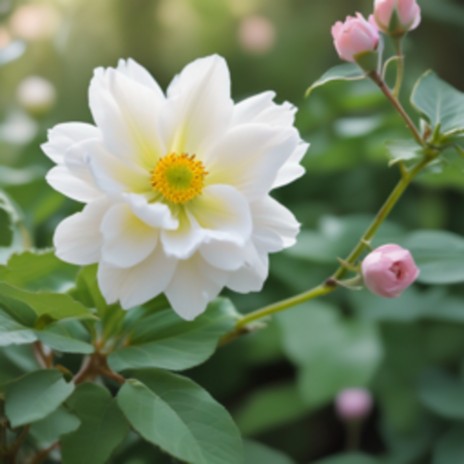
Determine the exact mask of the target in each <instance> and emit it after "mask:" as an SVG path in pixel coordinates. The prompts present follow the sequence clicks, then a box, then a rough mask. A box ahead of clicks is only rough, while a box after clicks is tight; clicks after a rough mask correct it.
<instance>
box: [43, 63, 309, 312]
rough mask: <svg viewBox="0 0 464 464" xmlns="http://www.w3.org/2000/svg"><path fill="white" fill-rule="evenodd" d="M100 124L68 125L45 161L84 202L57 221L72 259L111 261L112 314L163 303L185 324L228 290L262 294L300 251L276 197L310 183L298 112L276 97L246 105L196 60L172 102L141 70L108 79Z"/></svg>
mask: <svg viewBox="0 0 464 464" xmlns="http://www.w3.org/2000/svg"><path fill="white" fill-rule="evenodd" d="M89 96H90V109H91V111H92V115H93V118H94V120H95V124H96V126H93V125H90V124H83V123H66V124H60V125H58V126H56V127H55V128H53V129H52V130H51V131H50V133H49V140H48V142H47V143H46V144H44V145H43V150H44V151H45V153H46V154H47V155H48V156H49V157H50V158H51V159H52V160H53V161H54V162H55V163H56V164H57V166H56V167H54V168H52V169H51V170H50V172H49V173H48V175H47V180H48V182H49V183H50V185H52V186H53V187H54V188H55V189H56V190H58V191H60V192H61V193H63V194H65V195H67V196H69V197H71V198H73V199H75V200H77V201H81V202H83V203H86V206H85V207H84V209H83V210H82V212H80V213H77V214H74V215H73V216H70V217H69V218H67V219H65V220H64V221H63V222H61V224H59V226H58V228H57V230H56V233H55V237H54V243H55V246H56V253H57V255H58V256H59V257H60V258H61V259H63V260H64V261H68V262H71V263H75V264H80V265H86V264H91V263H96V262H98V263H99V266H98V283H99V286H100V288H101V291H102V293H103V295H104V297H105V299H106V301H107V302H108V303H113V302H116V301H117V300H119V301H120V302H121V305H122V306H123V307H124V308H130V307H133V306H136V305H139V304H143V303H144V302H146V301H148V300H150V299H151V298H153V297H155V296H156V295H158V294H160V293H162V292H164V293H165V294H166V296H167V298H168V300H169V301H170V303H171V305H172V307H173V309H174V310H175V311H176V312H177V313H178V314H179V315H180V316H181V317H183V318H185V319H193V318H194V317H196V316H197V315H198V314H200V313H201V312H203V311H204V310H205V308H206V305H207V304H208V302H209V301H211V300H212V299H213V298H215V297H216V296H217V295H218V293H219V292H220V291H221V289H222V288H223V287H225V286H227V287H229V288H231V289H233V290H235V291H238V292H249V291H257V290H259V289H260V288H261V287H262V284H263V282H264V280H265V279H266V277H267V273H268V254H269V253H272V252H276V251H280V250H282V249H283V248H286V247H289V246H291V245H292V244H293V243H294V242H295V237H296V235H297V233H298V230H299V224H298V223H297V221H296V220H295V218H294V216H293V215H292V214H291V213H290V211H288V210H287V209H286V208H285V207H283V206H282V205H281V204H280V203H278V202H277V201H276V200H274V199H273V198H271V197H270V196H269V193H270V191H271V190H272V189H273V188H275V187H278V186H281V185H285V184H287V183H289V182H291V181H293V180H294V179H296V178H297V177H299V176H301V175H302V174H303V168H302V167H301V166H300V164H299V162H300V160H301V158H302V157H303V155H304V153H305V152H306V149H307V144H305V143H303V142H302V141H301V139H300V136H299V134H298V131H297V130H296V129H295V128H294V127H293V120H294V112H295V110H294V108H293V107H292V106H291V105H290V104H288V103H283V104H281V105H277V104H275V103H274V102H273V98H274V94H273V93H272V92H265V93H262V94H259V95H256V96H254V97H251V98H248V99H246V100H244V101H242V102H240V103H238V104H234V102H233V101H232V99H231V97H230V80H229V71H228V68H227V65H226V63H225V61H224V59H222V58H221V57H219V56H210V57H207V58H202V59H198V60H196V61H194V62H192V63H190V64H189V65H187V66H186V67H185V68H184V70H183V71H182V72H181V73H180V74H179V75H178V76H176V77H175V78H174V80H173V81H172V83H171V84H170V85H169V87H168V90H167V94H166V95H164V94H163V92H162V91H161V89H160V88H159V86H158V84H157V83H156V81H155V80H154V79H153V78H152V77H151V76H150V75H149V74H148V72H147V71H146V70H145V69H144V68H142V67H141V66H140V65H138V64H137V63H135V62H134V61H132V60H128V61H121V62H120V63H119V66H118V67H117V69H112V68H109V69H97V70H96V71H95V75H94V78H93V80H92V82H91V85H90V92H89Z"/></svg>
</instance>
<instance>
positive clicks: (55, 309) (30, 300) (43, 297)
mask: <svg viewBox="0 0 464 464" xmlns="http://www.w3.org/2000/svg"><path fill="white" fill-rule="evenodd" d="M12 302H13V304H14V302H20V303H23V304H25V305H26V306H27V307H28V308H29V309H31V310H32V311H33V312H34V313H35V315H36V316H37V317H41V316H48V317H49V318H51V319H55V320H60V319H67V318H76V319H95V316H94V315H93V314H92V313H91V311H90V309H89V308H86V307H85V306H84V305H82V304H81V303H79V302H78V301H76V300H74V299H73V298H71V297H70V296H69V295H66V294H59V293H50V292H40V293H37V292H30V291H27V290H22V289H20V288H16V287H13V286H11V285H9V284H6V283H4V282H0V304H3V305H4V306H5V309H8V306H9V305H11V304H12ZM8 312H9V313H10V315H11V311H8Z"/></svg>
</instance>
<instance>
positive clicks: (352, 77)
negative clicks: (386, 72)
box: [305, 63, 366, 97]
mask: <svg viewBox="0 0 464 464" xmlns="http://www.w3.org/2000/svg"><path fill="white" fill-rule="evenodd" d="M364 77H366V73H365V72H364V71H363V70H362V69H361V68H360V67H359V66H358V65H356V64H354V63H343V64H339V65H337V66H334V67H333V68H331V69H329V70H328V71H326V72H325V73H324V74H323V75H322V76H321V77H320V78H319V79H318V80H317V81H316V82H314V83H313V84H311V85H310V86H309V87H308V89H307V90H306V93H305V96H306V97H309V95H310V94H311V92H312V91H313V90H314V89H315V88H317V87H321V86H322V85H325V84H327V83H329V82H333V81H357V80H360V79H364Z"/></svg>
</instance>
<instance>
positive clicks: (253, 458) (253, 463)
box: [244, 440, 294, 464]
mask: <svg viewBox="0 0 464 464" xmlns="http://www.w3.org/2000/svg"><path fill="white" fill-rule="evenodd" d="M244 448H245V464H294V461H293V460H292V459H290V458H289V457H288V456H285V455H284V454H283V453H281V452H280V451H276V450H275V449H272V448H269V447H268V446H265V445H263V444H262V443H258V442H257V441H251V440H247V441H245V442H244Z"/></svg>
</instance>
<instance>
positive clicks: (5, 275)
mask: <svg viewBox="0 0 464 464" xmlns="http://www.w3.org/2000/svg"><path fill="white" fill-rule="evenodd" d="M78 269H79V268H78V267H77V266H72V265H70V264H67V263H65V262H63V261H61V260H59V259H58V258H57V257H56V256H55V254H54V253H53V250H50V249H47V250H28V251H23V252H21V253H15V254H14V255H12V256H11V257H10V258H9V260H8V263H7V264H6V265H4V266H0V281H4V282H6V283H8V284H10V285H13V286H15V287H21V288H23V289H25V290H34V291H35V290H52V291H60V290H63V289H67V288H69V287H70V285H71V282H73V281H74V278H75V276H76V274H77V271H78Z"/></svg>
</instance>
